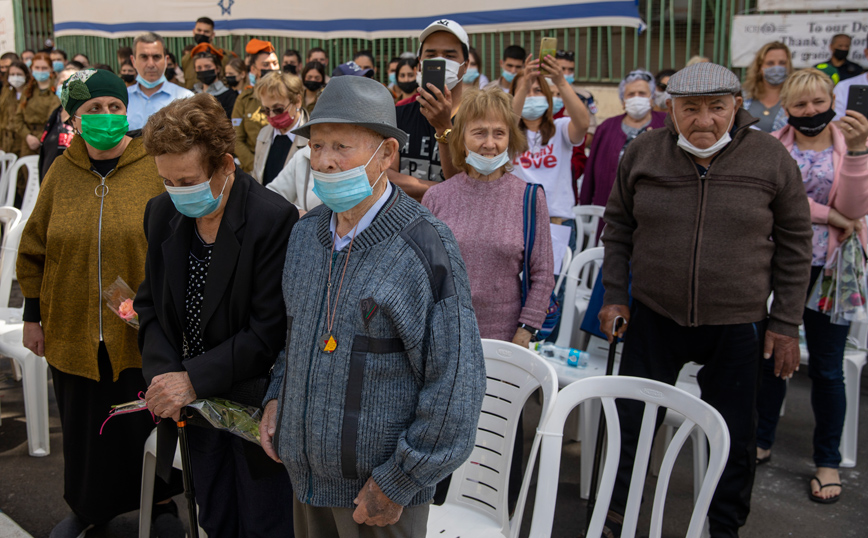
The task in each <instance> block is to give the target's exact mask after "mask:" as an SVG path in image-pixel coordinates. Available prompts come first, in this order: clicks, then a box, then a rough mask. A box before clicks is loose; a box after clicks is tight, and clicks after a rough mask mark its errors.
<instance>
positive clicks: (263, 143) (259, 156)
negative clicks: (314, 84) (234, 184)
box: [251, 109, 308, 184]
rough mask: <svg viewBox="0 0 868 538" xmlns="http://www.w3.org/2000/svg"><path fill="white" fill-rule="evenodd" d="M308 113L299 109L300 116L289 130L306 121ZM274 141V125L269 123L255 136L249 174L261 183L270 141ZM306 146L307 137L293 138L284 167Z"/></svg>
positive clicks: (269, 149)
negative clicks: (251, 170) (251, 165)
mask: <svg viewBox="0 0 868 538" xmlns="http://www.w3.org/2000/svg"><path fill="white" fill-rule="evenodd" d="M307 120H308V115H307V112H306V111H304V109H302V110H301V117H300V118H299V119H298V122H296V123H295V124H293V126H292V127H291V128H290V129H289V131H290V132H291V131H292V130H293V129H297V128H299V127H301V126H302V125H304V124H305V123H307ZM273 141H274V127H272V126H271V125H270V124H269V125H266V126H265V127H263V128H262V129H261V130H260V131H259V135H258V136H257V137H256V149H255V150H254V151H253V172H252V173H251V175H252V176H253V178H254V179H256V181H258V182H259V183H260V184H262V178H263V176H265V161H267V160H268V152H269V151H271V143H272V142H273ZM305 146H307V138H305V137H303V136H296V137H295V140H294V141H293V143H292V148H291V149H290V150H289V153H288V154H287V156H286V162H284V163H283V166H284V168H285V167H286V165H287V164H289V160H290V159H292V157H293V155H295V154H296V153H298V150H300V149H301V148H303V147H305Z"/></svg>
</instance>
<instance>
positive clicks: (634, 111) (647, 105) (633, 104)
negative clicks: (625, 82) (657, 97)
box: [624, 97, 651, 120]
mask: <svg viewBox="0 0 868 538" xmlns="http://www.w3.org/2000/svg"><path fill="white" fill-rule="evenodd" d="M624 109H625V110H626V111H627V115H628V116H630V117H631V118H633V119H634V120H641V119H642V118H644V117H645V115H646V114H648V113H649V112H651V100H650V99H648V98H647V97H631V98H629V99H627V100H626V101H624Z"/></svg>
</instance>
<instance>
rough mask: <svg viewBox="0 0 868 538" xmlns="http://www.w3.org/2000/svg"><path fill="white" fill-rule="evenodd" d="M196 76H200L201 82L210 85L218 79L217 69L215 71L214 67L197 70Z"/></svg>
mask: <svg viewBox="0 0 868 538" xmlns="http://www.w3.org/2000/svg"><path fill="white" fill-rule="evenodd" d="M196 78H198V79H199V82H201V83H202V84H205V85H206V86H210V85H211V84H214V81H215V80H217V71H215V70H214V69H207V70H205V71H196Z"/></svg>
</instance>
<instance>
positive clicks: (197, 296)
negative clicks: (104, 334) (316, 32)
mask: <svg viewBox="0 0 868 538" xmlns="http://www.w3.org/2000/svg"><path fill="white" fill-rule="evenodd" d="M143 136H144V142H145V148H146V149H147V150H148V152H149V153H150V154H151V155H153V156H154V157H155V160H156V163H157V169H158V170H159V172H160V175H161V176H162V177H163V178H164V180H165V184H166V190H167V191H168V192H167V193H164V194H161V195H160V196H157V197H156V198H154V199H152V200H151V201H150V202H148V206H147V209H146V210H145V217H144V224H145V235H146V236H147V238H148V255H147V261H146V268H145V280H144V282H142V285H141V287H140V288H139V290H138V293H137V294H136V300H135V308H136V311H137V312H138V314H139V322H140V328H139V347H140V349H141V351H142V363H143V373H144V375H145V381H146V382H147V383H148V384H149V388H148V392H147V394H146V396H145V399H146V400H147V402H148V408H149V409H150V410H151V412H153V413H154V414H155V415H156V416H158V417H162V418H163V420H162V421H161V422H160V425H159V427H158V439H157V445H158V448H157V472H158V474H160V476H167V475H168V474H169V473H170V471H171V464H172V460H173V456H174V451H175V442H176V439H177V428H176V426H175V424H174V422H173V421H171V420H168V419H170V418H172V419H175V420H178V418H179V415H180V413H181V412H182V411H183V410H184V406H186V405H187V404H189V403H190V402H192V401H193V400H195V399H198V398H210V397H226V396H228V395H229V394H230V393H231V392H232V391H233V387H236V388H237V387H239V386H240V385H244V384H249V383H250V382H251V380H255V379H257V378H261V377H262V376H265V375H266V374H267V373H268V372H269V370H270V369H271V367H272V365H273V364H274V361H275V359H276V358H277V355H278V353H279V352H280V351H281V350H282V349H283V347H284V343H285V338H286V309H285V307H284V303H283V295H282V292H281V280H282V274H283V265H284V259H285V257H286V245H287V242H288V239H289V233H290V230H291V229H292V226H293V225H294V224H295V222H296V221H297V220H298V210H296V208H295V207H294V206H293V205H292V204H289V203H288V202H286V201H285V200H284V199H283V198H282V197H281V196H279V195H277V194H275V193H273V192H270V191H268V190H266V189H265V188H264V187H262V186H261V185H259V184H258V183H257V182H256V181H254V180H253V178H251V177H250V176H249V175H247V174H246V173H244V172H243V171H242V170H241V169H240V168H239V169H236V168H235V164H234V161H233V158H232V155H231V154H230V151H231V150H232V148H233V147H234V145H235V131H234V130H233V128H232V124H231V123H230V122H229V120H228V119H227V118H226V114H225V113H223V109H222V107H221V106H220V104H219V103H218V102H217V101H216V100H215V99H214V97H213V96H210V95H208V94H199V95H196V96H194V97H191V98H188V99H180V100H177V101H175V102H173V103H171V104H170V105H168V106H167V107H165V108H163V109H162V110H160V111H159V112H157V113H156V114H154V115H153V116H151V118H150V119H149V120H148V124H147V125H146V126H145V129H144V133H143ZM188 438H189V445H190V452H191V456H192V470H193V481H194V486H195V489H196V501H197V503H198V504H199V524H200V525H201V526H202V528H203V529H204V530H205V531H206V532H207V533H208V536H209V538H215V537H224V536H225V537H236V536H242V535H243V536H292V515H291V510H287V509H285V507H287V506H291V505H292V497H291V495H292V491H291V486H290V483H289V479H288V477H287V474H286V470H285V469H284V467H283V466H282V465H280V464H278V463H275V462H273V461H271V460H269V459H268V458H267V457H266V456H265V453H264V452H263V451H262V449H261V448H260V447H259V446H256V445H254V444H252V443H250V442H248V441H244V440H242V439H241V438H239V437H236V436H235V435H233V434H230V433H227V432H224V431H217V430H214V429H210V428H204V427H195V426H194V427H190V428H188Z"/></svg>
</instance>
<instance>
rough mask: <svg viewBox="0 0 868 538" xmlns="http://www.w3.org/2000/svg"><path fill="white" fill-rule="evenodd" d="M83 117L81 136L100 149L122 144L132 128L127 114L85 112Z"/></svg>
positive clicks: (103, 149)
mask: <svg viewBox="0 0 868 538" xmlns="http://www.w3.org/2000/svg"><path fill="white" fill-rule="evenodd" d="M79 118H81V137H82V138H84V141H85V142H87V143H88V144H90V145H91V146H93V147H95V148H96V149H98V150H101V151H105V150H109V149H112V148H113V147H115V146H117V145H118V144H120V142H121V139H122V138H123V137H124V135H125V134H127V131H129V130H130V124H129V122H128V121H127V116H126V115H125V114H85V115H83V116H79Z"/></svg>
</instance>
